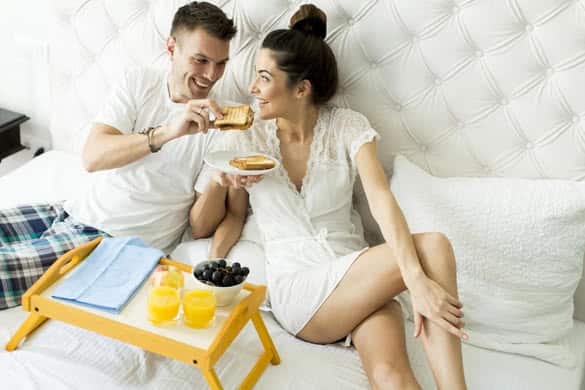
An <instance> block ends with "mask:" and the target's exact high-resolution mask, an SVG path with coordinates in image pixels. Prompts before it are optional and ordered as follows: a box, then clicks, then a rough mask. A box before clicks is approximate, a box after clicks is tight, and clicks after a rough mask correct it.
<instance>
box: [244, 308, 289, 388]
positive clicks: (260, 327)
mask: <svg viewBox="0 0 585 390" xmlns="http://www.w3.org/2000/svg"><path fill="white" fill-rule="evenodd" d="M252 322H253V324H254V327H255V328H256V332H257V333H258V337H260V341H261V342H262V346H263V347H264V352H263V353H262V355H260V357H259V358H258V360H257V361H256V364H254V367H252V370H250V372H249V373H248V375H247V376H246V378H245V379H244V381H243V382H242V384H241V385H240V387H239V389H240V390H248V389H251V388H253V387H254V385H255V384H256V382H257V381H258V379H260V375H262V373H263V372H264V370H265V369H266V366H268V363H272V364H273V365H278V364H280V356H278V352H277V351H276V347H275V346H274V343H273V342H272V339H271V338H270V334H268V331H267V330H266V325H264V321H263V320H262V317H261V316H260V313H259V312H258V311H257V312H256V313H254V314H253V315H252Z"/></svg>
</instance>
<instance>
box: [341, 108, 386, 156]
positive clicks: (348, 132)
mask: <svg viewBox="0 0 585 390" xmlns="http://www.w3.org/2000/svg"><path fill="white" fill-rule="evenodd" d="M343 111H344V112H343V113H342V115H343V116H344V118H343V119H344V120H343V132H344V137H345V146H346V150H347V153H348V155H349V157H350V159H351V163H352V164H353V165H354V166H355V157H356V155H357V153H358V152H359V150H360V148H361V147H362V145H364V144H367V143H369V142H372V141H373V140H376V141H378V140H380V134H378V132H377V131H376V130H374V129H373V128H372V127H371V126H370V122H369V121H368V119H367V118H366V117H365V116H363V115H362V114H360V113H359V112H356V111H352V110H347V109H346V110H343Z"/></svg>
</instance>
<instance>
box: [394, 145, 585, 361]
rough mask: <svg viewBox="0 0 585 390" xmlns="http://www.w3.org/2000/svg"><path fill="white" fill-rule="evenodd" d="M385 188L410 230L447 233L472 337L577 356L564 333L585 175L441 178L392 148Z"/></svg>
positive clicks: (551, 357)
mask: <svg viewBox="0 0 585 390" xmlns="http://www.w3.org/2000/svg"><path fill="white" fill-rule="evenodd" d="M391 188H392V192H393V193H394V195H395V197H396V199H397V201H398V203H399V205H400V207H401V209H402V211H403V212H404V215H405V217H406V220H407V222H408V225H409V227H410V229H411V231H412V232H413V233H415V232H428V231H439V232H442V233H444V234H445V235H446V236H447V237H449V239H450V240H451V243H452V245H453V248H454V250H455V256H456V258H457V278H458V286H459V293H460V298H461V300H462V302H463V305H464V313H465V321H466V329H467V331H468V333H469V343H470V344H474V345H476V346H479V347H485V348H489V349H494V350H499V351H504V352H512V353H518V354H523V355H529V356H534V357H536V358H539V359H542V360H545V361H548V362H551V363H554V364H557V365H560V366H564V367H573V366H574V365H575V356H574V354H573V352H572V351H571V347H570V346H569V345H568V343H566V342H565V341H564V340H563V336H564V335H566V334H567V332H568V331H569V330H570V329H571V328H572V327H573V309H574V307H573V295H574V293H575V289H576V288H577V284H578V283H579V280H580V278H581V274H582V270H583V255H584V252H585V183H581V182H575V181H563V180H531V179H513V178H462V177H458V178H438V177H434V176H431V175H429V174H428V173H426V172H425V171H424V170H422V169H420V168H419V167H417V166H416V165H414V164H412V163H411V162H409V161H408V160H407V159H406V158H404V157H402V156H398V157H396V159H395V162H394V174H393V176H392V180H391ZM401 299H408V296H407V294H406V295H404V294H403V296H401ZM405 303H406V304H405V305H404V306H405V309H406V310H411V307H410V305H409V302H405Z"/></svg>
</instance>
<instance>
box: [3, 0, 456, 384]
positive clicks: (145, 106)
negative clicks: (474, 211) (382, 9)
mask: <svg viewBox="0 0 585 390" xmlns="http://www.w3.org/2000/svg"><path fill="white" fill-rule="evenodd" d="M202 7H203V8H204V9H205V12H202V13H199V16H198V17H197V18H193V15H195V14H197V10H200V9H202ZM234 34H235V29H234V27H233V24H232V22H231V20H229V19H227V18H226V17H225V15H224V14H223V12H221V11H220V10H219V9H217V8H215V7H214V6H212V5H210V4H207V3H204V2H193V3H191V4H188V5H187V6H185V7H182V8H181V9H180V10H179V11H178V12H177V14H176V15H175V19H174V21H173V29H172V31H171V37H170V38H169V40H168V51H169V54H170V58H171V64H172V65H171V70H170V72H169V73H168V74H165V75H159V74H158V73H156V72H154V71H143V72H136V73H133V74H129V75H127V76H126V79H125V81H124V83H123V84H122V86H121V87H120V88H118V89H117V90H116V91H115V92H114V94H113V95H112V98H111V99H109V101H108V103H107V105H106V108H105V109H104V110H103V111H102V113H101V114H100V116H98V118H97V120H96V122H97V123H96V125H95V126H94V128H93V129H92V131H91V134H90V136H89V138H88V140H87V143H86V147H85V150H84V154H83V157H84V162H85V164H86V167H87V168H88V170H104V172H103V173H101V174H99V176H98V177H96V179H95V180H94V184H93V185H92V187H91V188H90V189H89V190H88V191H86V193H85V194H84V197H82V198H81V199H80V200H79V199H78V200H75V201H69V202H66V203H65V206H64V210H63V209H62V210H60V211H59V212H57V214H59V213H60V216H59V218H57V219H55V218H53V220H52V221H50V222H46V221H47V220H49V218H46V217H42V218H41V217H39V218H38V219H39V220H43V221H45V224H49V225H51V226H50V229H49V230H51V228H52V229H53V230H55V228H54V227H53V225H57V226H59V227H60V226H61V225H62V226H64V227H61V230H62V231H67V233H68V234H70V235H72V236H73V235H75V236H76V237H79V236H80V233H84V231H85V230H91V229H93V231H92V232H91V234H89V233H88V234H87V235H88V236H92V235H94V234H110V235H129V234H132V235H139V236H141V237H143V238H144V239H145V241H147V242H149V243H150V244H152V245H155V246H159V247H161V248H165V249H168V248H171V247H172V246H173V245H175V244H176V243H177V241H178V239H179V237H180V234H181V231H182V230H183V229H184V228H185V226H186V224H187V221H186V218H185V215H189V222H190V224H191V226H192V231H193V236H194V237H203V236H207V235H210V234H212V232H213V231H214V230H215V228H217V231H216V233H215V234H214V240H213V241H214V242H223V243H224V247H227V250H229V247H230V246H231V245H233V244H234V243H235V241H236V240H237V238H238V236H239V234H240V231H241V229H242V226H243V223H244V220H245V215H246V213H247V208H248V204H249V205H250V206H251V207H252V210H253V212H254V214H255V217H256V219H257V221H258V225H259V227H260V230H261V232H262V235H263V238H264V249H265V253H266V259H267V260H266V274H267V283H268V289H269V292H270V298H271V306H272V310H273V312H274V315H275V317H276V318H277V320H278V321H279V322H280V324H281V325H282V326H283V327H284V328H285V329H286V330H287V331H289V332H290V333H292V334H294V335H296V336H297V337H299V338H300V339H303V340H306V341H309V342H314V343H333V342H336V341H337V340H339V339H343V338H345V337H347V336H351V340H352V342H353V344H354V346H355V348H356V349H357V350H358V352H359V354H360V357H361V360H362V363H363V367H364V369H365V371H366V374H367V376H368V379H369V381H370V383H371V385H372V387H373V388H376V389H390V388H392V389H410V388H413V389H414V388H420V386H419V385H418V383H417V381H416V379H415V377H414V374H413V372H412V369H411V367H410V364H409V361H408V357H407V352H406V347H405V335H404V325H403V318H402V313H401V308H400V306H399V304H398V303H397V302H396V301H395V300H393V298H394V297H395V296H396V295H398V294H399V293H400V292H401V291H403V290H405V289H408V290H409V292H410V295H411V299H412V305H413V312H414V313H415V335H416V336H417V337H420V339H421V340H422V343H423V346H424V348H425V352H426V355H427V358H428V362H429V364H430V366H431V369H432V372H433V374H434V378H435V381H436V383H437V385H438V387H439V388H441V389H443V388H445V389H447V388H448V389H464V388H466V386H465V379H464V374H463V364H462V357H461V344H460V339H461V338H465V337H466V335H465V333H464V332H463V330H462V329H463V313H462V310H461V303H460V302H459V300H458V298H457V283H456V275H455V259H454V255H453V251H452V249H451V246H450V244H449V241H448V240H447V239H446V238H445V237H444V236H443V235H441V234H440V233H425V234H418V235H411V233H410V232H409V230H408V227H407V224H406V222H405V220H404V217H403V215H402V213H401V211H400V209H399V207H398V205H397V203H396V201H395V199H394V197H393V196H392V193H391V192H390V190H389V186H388V180H387V179H386V177H385V174H384V172H383V170H382V166H381V164H380V162H379V160H378V158H377V154H376V140H377V139H378V138H379V136H378V134H377V133H376V132H375V131H374V130H373V129H372V128H371V127H370V125H369V123H368V121H367V120H366V118H365V117H364V116H362V115H360V114H358V113H356V112H354V111H351V110H348V109H341V108H335V107H331V106H328V105H327V104H326V103H327V102H328V101H329V100H330V99H331V97H332V96H333V95H334V93H335V92H336V89H337V85H338V73H337V64H336V61H335V57H334V55H333V53H332V51H331V49H330V48H329V46H328V45H327V44H326V43H325V41H324V38H325V35H326V17H325V14H324V13H323V12H322V11H321V10H319V9H318V8H316V7H314V6H312V5H303V6H302V7H301V8H300V9H299V11H297V13H296V14H295V15H294V16H293V17H292V19H291V26H290V28H289V29H286V30H276V31H273V32H271V33H269V34H268V35H267V36H266V38H265V39H264V41H263V42H262V45H261V48H260V49H259V51H258V53H257V55H256V66H255V75H254V79H253V82H252V84H251V85H250V93H251V94H252V95H254V97H255V98H256V99H257V102H258V107H259V110H258V113H257V117H256V120H255V123H254V125H253V127H252V128H251V129H249V130H247V131H244V132H222V133H221V134H216V133H215V132H209V133H207V129H208V127H209V112H210V111H213V112H214V113H215V115H217V116H219V117H221V114H220V113H221V107H220V106H219V105H218V104H217V103H216V102H215V101H214V100H213V99H210V90H211V88H212V86H213V84H214V83H215V82H216V81H217V80H218V79H219V78H220V77H221V75H222V74H223V70H224V67H225V64H226V61H227V59H228V51H229V50H228V49H229V40H230V38H231V37H232V36H233V35H234ZM165 78H166V79H165ZM167 81H168V82H167ZM161 124H162V125H161ZM152 127H154V129H152ZM140 130H144V131H142V133H145V134H140V133H139V132H140ZM159 149H160V150H159ZM212 149H232V150H238V151H243V152H247V151H259V152H263V153H266V154H269V155H272V156H274V157H275V158H277V159H278V160H279V161H280V162H281V165H280V167H279V168H278V169H277V170H275V171H273V172H272V173H270V174H268V175H266V176H264V177H263V178H262V179H261V180H259V178H258V177H237V176H227V175H220V176H219V178H220V179H221V180H220V181H223V182H224V183H229V185H228V186H220V185H217V182H216V181H215V180H210V181H209V183H208V184H207V186H206V187H205V188H206V189H205V191H203V193H202V194H198V195H197V196H195V195H194V190H193V188H194V184H195V177H196V175H197V172H198V171H199V169H200V167H201V165H202V158H203V156H204V155H205V153H206V152H207V151H208V150H212ZM209 169H210V168H209V167H205V168H204V170H209ZM357 175H359V176H360V178H361V181H362V183H363V186H364V189H365V192H366V196H367V199H368V202H369V205H370V209H371V210H372V211H373V214H374V217H375V219H376V221H377V223H378V225H379V227H380V229H381V231H382V233H383V236H384V238H385V240H386V242H385V243H384V244H381V245H378V246H376V247H368V246H367V244H366V243H365V241H364V238H363V235H362V228H361V221H360V219H359V216H358V215H357V213H356V212H355V210H354V209H353V207H352V202H351V200H352V191H353V184H354V181H355V179H356V177H357ZM208 176H209V175H206V174H202V175H200V177H201V178H202V179H200V180H205V179H203V178H204V177H208ZM198 188H199V187H198ZM194 199H195V202H194V203H193V201H194ZM0 213H1V212H0ZM21 214H24V213H22V212H21ZM181 215H182V216H181ZM0 218H2V215H0ZM2 223H3V221H2V219H0V228H1V227H2V226H3V225H2ZM21 224H24V222H23V223H21ZM30 225H38V224H37V223H34V224H33V223H31V224H30ZM31 229H32V228H31ZM75 229H77V230H75ZM14 230H16V231H19V230H21V229H13V231H14ZM72 230H74V231H73V232H71V231H72ZM33 233H34V234H38V233H36V232H32V233H28V235H29V236H32V235H33ZM0 234H2V230H0ZM41 234H44V233H43V232H41ZM54 236H57V234H48V238H51V237H54ZM0 238H1V237H0ZM86 239H89V237H87V238H86ZM14 241H16V239H15V240H14ZM22 245H26V243H24V244H22ZM214 245H216V244H214ZM8 246H10V245H8ZM4 248H5V246H2V245H1V244H0V254H1V253H2V252H1V251H3V250H4ZM53 261H54V260H53ZM1 277H2V275H0V278H1Z"/></svg>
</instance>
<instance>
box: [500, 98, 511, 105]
mask: <svg viewBox="0 0 585 390" xmlns="http://www.w3.org/2000/svg"><path fill="white" fill-rule="evenodd" d="M508 103H510V101H509V100H508V99H506V98H503V99H502V100H501V101H500V104H501V105H502V106H507V105H508Z"/></svg>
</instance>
